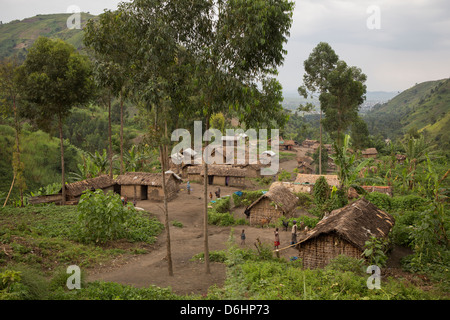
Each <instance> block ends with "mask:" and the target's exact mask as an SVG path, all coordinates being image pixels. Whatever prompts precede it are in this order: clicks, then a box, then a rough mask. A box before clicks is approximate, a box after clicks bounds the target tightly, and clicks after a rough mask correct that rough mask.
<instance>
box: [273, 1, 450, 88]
mask: <svg viewBox="0 0 450 320" xmlns="http://www.w3.org/2000/svg"><path fill="white" fill-rule="evenodd" d="M372 5H375V6H378V7H379V9H380V22H381V25H380V29H379V30H377V29H375V30H370V29H369V28H368V27H367V19H368V18H369V16H370V15H371V14H372V13H368V12H367V8H368V7H369V6H372ZM293 19H294V22H293V26H292V29H291V37H290V39H289V43H288V44H287V46H286V48H287V50H288V56H287V57H286V60H285V65H284V66H283V67H282V68H280V70H279V79H280V82H281V83H282V85H283V87H284V89H285V90H286V91H295V90H296V89H297V87H298V86H299V85H301V82H302V77H303V72H304V71H303V61H304V60H305V59H307V57H308V55H309V54H310V52H311V51H312V49H313V48H314V47H315V46H316V45H317V44H318V43H319V42H321V41H324V42H328V43H329V44H330V45H331V47H332V48H333V49H334V50H335V51H336V53H337V54H338V55H339V56H340V58H341V59H343V60H345V61H346V62H347V63H348V64H350V65H356V66H358V67H360V68H361V69H362V70H363V72H364V73H366V75H367V77H368V79H367V86H368V90H370V91H378V90H385V91H394V90H404V89H407V88H409V87H411V86H412V85H414V84H415V83H418V82H423V81H428V80H436V79H442V78H446V77H449V76H450V72H449V70H450V60H449V58H448V57H449V56H450V3H449V2H448V1H446V0H426V1H423V0H413V1H406V0H397V1H392V0H378V1H377V0H359V1H356V0H354V1H351V0H322V1H317V0H296V9H295V12H294V16H293ZM298 60H300V61H298Z"/></svg>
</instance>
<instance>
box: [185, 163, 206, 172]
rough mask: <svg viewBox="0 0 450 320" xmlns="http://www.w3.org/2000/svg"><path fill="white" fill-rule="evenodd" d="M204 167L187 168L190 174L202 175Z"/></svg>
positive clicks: (192, 166)
mask: <svg viewBox="0 0 450 320" xmlns="http://www.w3.org/2000/svg"><path fill="white" fill-rule="evenodd" d="M202 169H203V166H201V165H190V166H189V167H188V168H187V173H188V174H200V173H201V172H202Z"/></svg>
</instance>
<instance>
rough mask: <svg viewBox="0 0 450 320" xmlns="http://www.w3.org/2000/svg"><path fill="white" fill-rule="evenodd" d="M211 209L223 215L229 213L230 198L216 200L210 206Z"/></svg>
mask: <svg viewBox="0 0 450 320" xmlns="http://www.w3.org/2000/svg"><path fill="white" fill-rule="evenodd" d="M212 206H213V208H214V209H215V210H216V211H217V212H220V213H225V212H229V211H230V197H224V198H220V199H217V200H216V202H215V203H214V204H213V205H212Z"/></svg>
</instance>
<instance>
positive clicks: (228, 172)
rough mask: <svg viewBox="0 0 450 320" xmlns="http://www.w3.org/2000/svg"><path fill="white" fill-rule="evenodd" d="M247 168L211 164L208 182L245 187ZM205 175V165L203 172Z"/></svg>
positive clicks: (202, 174)
mask: <svg viewBox="0 0 450 320" xmlns="http://www.w3.org/2000/svg"><path fill="white" fill-rule="evenodd" d="M245 172H246V170H245V169H241V168H236V167H233V166H231V165H209V166H208V184H210V185H211V184H214V185H220V186H229V187H244V186H245ZM200 175H201V176H202V179H203V176H204V171H203V166H202V171H201V174H200Z"/></svg>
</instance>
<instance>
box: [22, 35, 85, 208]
mask: <svg viewBox="0 0 450 320" xmlns="http://www.w3.org/2000/svg"><path fill="white" fill-rule="evenodd" d="M18 72H19V75H20V76H19V84H20V90H21V91H20V92H21V93H22V94H23V98H24V100H25V101H27V108H26V109H25V114H26V115H27V117H28V118H29V119H30V120H32V121H34V122H36V123H37V124H38V125H39V126H40V127H41V128H42V129H44V130H46V131H53V130H54V126H53V121H56V122H57V128H58V132H59V138H60V149H61V189H62V204H63V205H64V204H65V203H66V190H65V189H66V188H65V170H64V137H63V130H62V128H63V121H64V119H65V118H66V117H67V115H68V114H69V113H70V111H71V109H72V107H74V106H77V105H81V104H83V103H86V102H88V101H89V100H90V99H91V97H92V93H93V80H92V78H91V74H92V69H91V64H90V62H89V59H88V58H87V57H86V56H83V55H81V54H79V53H78V52H77V51H76V49H75V48H74V47H73V46H72V45H70V44H68V43H66V42H64V41H62V40H59V39H58V40H52V39H49V38H45V37H39V38H38V39H37V40H36V41H35V43H34V45H33V46H32V47H31V48H30V50H29V52H28V55H27V58H26V60H25V62H24V63H23V65H22V66H21V67H19V69H18Z"/></svg>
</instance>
